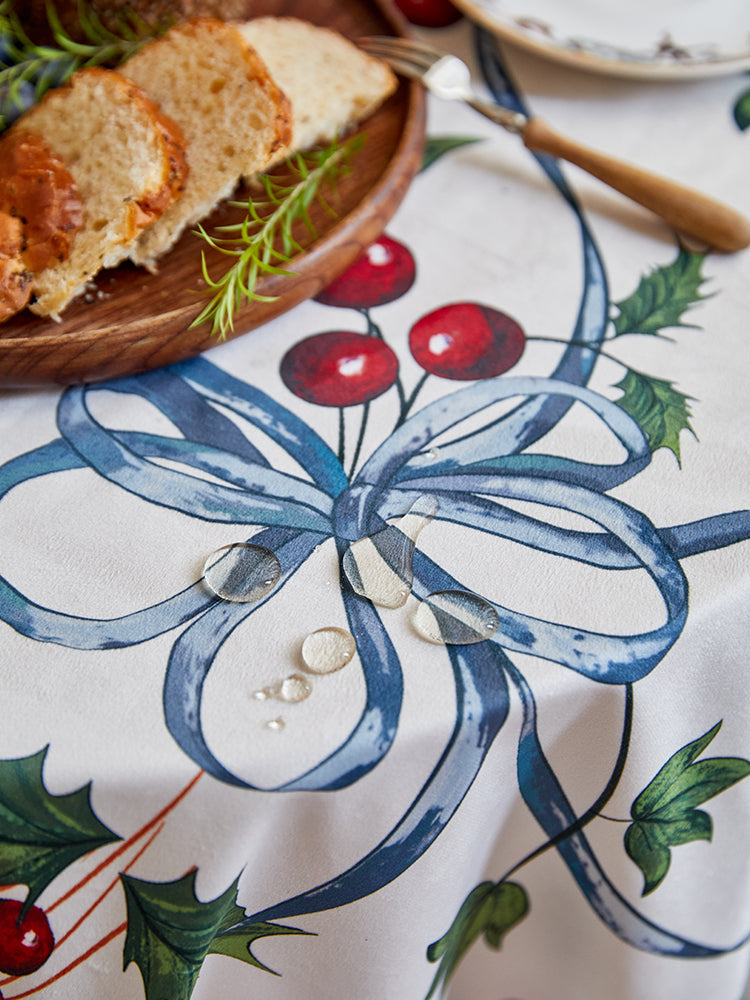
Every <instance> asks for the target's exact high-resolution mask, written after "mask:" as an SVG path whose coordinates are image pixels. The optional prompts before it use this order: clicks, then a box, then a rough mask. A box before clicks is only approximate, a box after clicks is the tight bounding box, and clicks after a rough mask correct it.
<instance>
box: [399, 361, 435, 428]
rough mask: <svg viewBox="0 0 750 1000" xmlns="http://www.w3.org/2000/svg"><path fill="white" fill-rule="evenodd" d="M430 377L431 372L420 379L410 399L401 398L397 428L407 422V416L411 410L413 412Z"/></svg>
mask: <svg viewBox="0 0 750 1000" xmlns="http://www.w3.org/2000/svg"><path fill="white" fill-rule="evenodd" d="M429 377H430V373H429V372H425V373H424V375H422V376H421V377H420V379H419V381H418V382H417V384H416V385H415V386H414V388H413V389H412V392H411V395H410V396H409V398H408V399H404V398H403V396H402V397H401V412H400V413H399V415H398V420H397V421H396V427H400V426H401V424H403V422H404V421H405V420H406V418H407V416H408V414H409V410H411V408H412V406H414V403H415V401H416V398H417V396H418V395H419V393H420V391H421V389H422V386H423V385H424V384H425V382H426V381H427V379H428V378H429ZM396 427H394V430H395V429H396Z"/></svg>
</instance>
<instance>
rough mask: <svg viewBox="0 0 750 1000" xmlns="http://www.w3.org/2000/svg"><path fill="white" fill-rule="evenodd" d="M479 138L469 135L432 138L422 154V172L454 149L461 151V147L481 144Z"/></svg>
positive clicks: (427, 142) (428, 140) (426, 143)
mask: <svg viewBox="0 0 750 1000" xmlns="http://www.w3.org/2000/svg"><path fill="white" fill-rule="evenodd" d="M481 141H482V140H481V139H480V138H479V137H474V136H468V135H440V136H431V137H429V138H428V139H427V141H426V142H425V147H424V153H423V154H422V166H421V168H420V170H421V171H425V170H426V169H427V168H428V167H431V166H432V164H433V163H435V162H436V161H437V160H439V159H440V158H441V156H445V154H446V153H449V152H450V151H451V150H452V149H459V148H460V147H461V146H471V145H473V144H474V143H475V142H481Z"/></svg>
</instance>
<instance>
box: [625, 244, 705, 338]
mask: <svg viewBox="0 0 750 1000" xmlns="http://www.w3.org/2000/svg"><path fill="white" fill-rule="evenodd" d="M705 258H706V255H705V254H699V253H691V252H690V251H688V250H683V249H681V250H680V251H679V253H678V254H677V258H676V259H675V260H674V261H673V262H672V263H671V264H668V265H666V266H664V267H657V268H655V269H654V270H653V271H652V272H651V273H650V274H647V275H645V276H644V277H642V278H641V280H640V283H639V284H638V287H637V288H636V290H635V291H634V292H633V294H632V295H630V296H629V297H628V298H626V299H623V300H622V302H616V303H614V307H615V309H617V310H618V313H617V315H616V316H615V317H614V319H613V323H614V327H615V336H616V337H621V336H623V335H624V334H626V333H645V334H650V335H652V336H655V335H657V334H658V333H659V331H660V330H662V329H664V328H665V327H674V326H691V325H692V324H689V323H683V322H682V316H683V313H684V312H686V311H687V310H688V309H689V308H690V307H691V306H692V305H694V304H695V303H696V302H700V301H701V300H702V299H705V298H707V296H705V295H701V294H700V291H699V289H700V286H701V285H702V284H703V282H704V281H705V280H706V279H705V278H704V277H703V275H702V274H701V265H702V264H703V261H704V260H705Z"/></svg>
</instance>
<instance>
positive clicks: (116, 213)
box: [11, 68, 186, 319]
mask: <svg viewBox="0 0 750 1000" xmlns="http://www.w3.org/2000/svg"><path fill="white" fill-rule="evenodd" d="M15 129H19V130H20V129H23V131H24V132H28V133H32V134H35V135H40V136H42V137H43V138H44V139H45V140H46V142H47V143H48V144H49V146H50V148H51V149H53V150H54V151H55V153H57V154H58V155H59V156H60V157H61V158H62V160H63V162H64V163H65V166H66V167H67V169H68V170H69V171H70V174H71V176H72V178H73V181H74V182H75V186H76V188H77V190H78V193H79V195H80V198H81V206H82V220H81V227H80V229H79V230H78V232H77V233H76V234H75V238H74V239H73V243H72V245H71V247H70V253H69V255H68V257H67V259H65V260H62V261H56V262H55V263H52V264H51V265H50V266H49V267H46V268H45V269H44V270H42V271H40V272H39V273H37V274H35V276H34V284H33V294H34V296H35V300H34V301H32V303H31V305H30V306H29V308H30V309H31V310H32V312H35V313H37V314H38V315H40V316H52V317H53V318H55V319H57V318H59V315H60V312H61V311H62V310H63V309H64V308H65V306H66V305H67V304H68V303H69V302H70V301H71V300H72V299H73V298H74V297H75V296H77V295H79V294H80V293H81V292H83V291H84V289H85V287H86V283H87V282H88V281H89V280H90V279H91V278H92V277H94V275H96V274H97V273H98V272H99V270H100V269H101V268H104V267H113V266H115V265H116V264H118V263H120V261H122V260H124V259H125V257H127V254H128V249H129V247H130V244H131V243H132V242H133V240H134V239H135V237H136V236H137V235H138V233H140V232H141V230H142V229H144V227H145V226H148V225H150V224H151V223H152V222H153V220H154V218H156V217H157V216H158V215H159V214H160V213H161V212H162V211H163V210H164V208H165V207H166V205H167V204H168V203H170V202H171V201H172V200H173V199H174V198H175V197H178V196H179V193H180V189H181V187H182V186H183V184H184V179H185V172H186V166H185V162H184V159H183V158H182V153H181V151H182V148H183V142H182V138H181V136H180V133H179V130H178V129H177V127H176V126H175V125H174V123H172V122H170V121H169V120H168V119H167V118H166V117H165V116H164V115H163V114H162V113H161V112H160V111H159V110H158V108H157V107H156V106H155V105H154V104H153V102H151V101H149V100H148V99H147V98H146V96H145V95H144V94H143V93H142V91H140V90H139V89H138V88H137V87H136V86H134V84H132V83H131V82H130V81H128V80H126V79H125V78H124V77H122V76H120V75H119V73H116V72H114V71H113V70H107V69H100V68H91V69H82V70H79V71H78V72H77V73H74V74H73V76H72V77H71V78H70V80H69V81H68V83H67V84H65V85H64V86H62V87H59V88H57V89H55V90H50V91H48V92H47V93H46V94H45V96H44V97H43V99H42V100H41V101H40V102H39V104H37V105H35V106H34V107H33V108H31V109H30V110H29V111H27V112H26V114H24V115H22V116H21V118H19V119H18V121H17V122H16V123H15V124H14V125H13V126H12V127H11V132H12V131H13V130H15Z"/></svg>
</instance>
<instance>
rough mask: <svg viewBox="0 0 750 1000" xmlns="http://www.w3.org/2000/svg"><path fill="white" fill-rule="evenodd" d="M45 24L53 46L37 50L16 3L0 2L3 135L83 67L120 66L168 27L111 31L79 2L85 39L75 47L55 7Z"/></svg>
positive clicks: (122, 25)
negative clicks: (5, 130)
mask: <svg viewBox="0 0 750 1000" xmlns="http://www.w3.org/2000/svg"><path fill="white" fill-rule="evenodd" d="M47 20H48V21H49V26H50V29H51V31H52V34H53V37H54V42H55V44H54V45H37V43H36V42H33V41H32V40H31V39H30V38H29V37H28V35H27V34H26V32H25V31H24V29H23V26H22V25H21V22H20V21H19V19H18V15H17V14H16V12H15V10H14V9H13V3H12V0H1V2H0V130H2V129H4V128H5V127H6V126H7V125H9V124H10V123H11V122H12V121H13V120H14V119H15V118H17V117H18V115H19V114H20V113H21V112H23V111H25V110H26V109H27V108H29V107H30V106H31V105H32V104H34V103H35V102H36V101H38V100H40V99H41V98H42V97H43V96H44V94H45V93H46V92H47V91H48V90H49V89H50V88H51V87H59V86H60V85H61V84H63V83H65V81H66V80H67V79H68V78H69V77H70V76H71V74H72V73H74V72H75V70H77V69H80V68H81V67H83V66H119V65H120V64H121V63H123V62H124V61H125V60H126V59H127V58H129V56H131V55H133V54H134V53H135V52H137V51H138V49H139V48H141V46H142V45H144V44H145V43H146V42H147V41H149V40H150V39H151V38H153V37H155V36H156V35H157V34H160V33H161V32H162V30H166V27H167V25H163V26H159V28H156V29H153V28H151V29H148V30H146V26H145V25H144V24H142V23H140V22H136V21H133V22H132V23H128V21H126V20H125V19H122V20H120V21H119V22H118V31H119V34H117V33H115V32H113V31H110V29H109V28H107V27H105V26H104V25H103V24H102V22H101V21H100V19H99V17H98V16H97V15H96V13H95V12H94V11H93V10H91V9H90V8H88V7H87V5H86V4H85V3H84V2H83V0H81V2H79V5H78V22H79V25H80V28H81V32H82V34H83V36H84V38H85V39H86V40H85V41H82V42H77V41H75V40H74V39H73V38H71V37H70V35H69V34H68V33H67V32H66V31H65V29H64V28H63V26H62V24H61V23H60V19H59V17H58V16H57V12H56V11H55V8H54V6H53V5H52V4H51V3H48V4H47Z"/></svg>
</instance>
